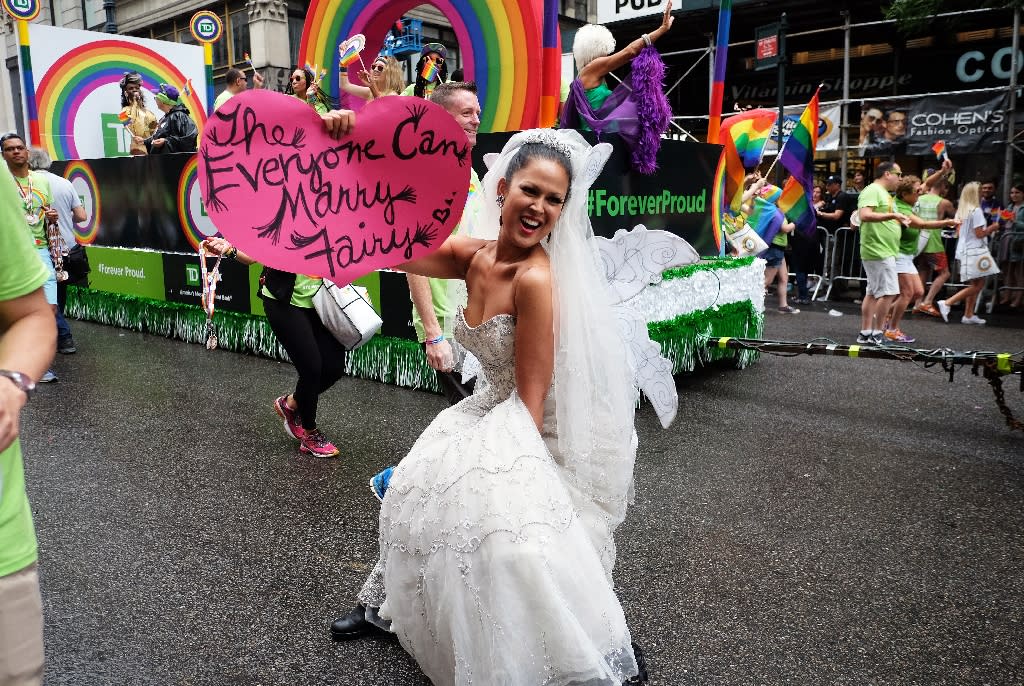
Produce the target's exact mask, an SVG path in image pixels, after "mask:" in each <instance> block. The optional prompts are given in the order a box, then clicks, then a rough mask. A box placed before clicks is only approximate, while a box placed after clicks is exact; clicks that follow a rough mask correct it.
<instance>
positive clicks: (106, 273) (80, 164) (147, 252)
mask: <svg viewBox="0 0 1024 686" xmlns="http://www.w3.org/2000/svg"><path fill="white" fill-rule="evenodd" d="M415 4H416V3H414V2H393V3H380V2H370V1H368V0H322V1H321V2H314V3H313V4H312V5H311V6H310V10H309V14H308V17H307V23H306V29H305V31H304V34H303V38H302V46H301V52H300V57H299V59H300V62H301V61H303V60H304V61H306V62H309V63H312V64H318V65H330V66H329V67H326V68H327V70H328V71H329V73H330V77H329V78H326V79H325V83H327V82H330V83H334V84H336V83H337V75H338V72H339V69H340V66H339V63H338V57H339V53H338V50H337V47H338V45H339V44H340V43H341V42H342V40H344V38H346V37H347V36H350V35H352V34H355V33H363V34H364V35H365V36H367V44H366V48H365V49H366V50H367V51H369V53H368V54H371V55H373V54H376V52H375V51H376V50H377V49H378V48H379V47H380V45H382V42H383V39H382V38H381V37H382V36H384V35H385V33H386V32H387V30H388V28H389V27H390V26H392V25H393V24H394V23H395V22H396V20H398V19H400V18H401V17H402V15H403V13H404V12H406V11H407V10H408V9H410V8H411V7H413V6H414V5H415ZM434 4H435V5H437V7H438V8H439V9H441V10H442V11H443V12H445V14H446V16H447V17H448V18H449V19H451V20H452V21H453V29H454V30H455V33H456V35H457V37H458V41H459V47H460V49H461V53H462V66H463V67H464V70H465V75H466V76H465V77H466V78H467V79H472V80H476V81H477V83H478V85H479V87H480V103H481V108H482V110H483V114H482V117H481V119H482V126H481V131H486V132H487V133H481V135H480V136H479V138H478V143H477V146H476V148H475V149H474V152H473V165H474V166H475V167H476V168H477V171H478V173H480V174H481V175H482V174H483V173H484V172H485V168H484V166H483V164H482V156H483V154H485V153H487V152H490V151H496V150H499V149H500V148H501V146H502V144H503V143H504V141H505V140H506V139H507V137H508V135H510V134H509V133H508V132H509V131H514V130H518V129H522V128H530V127H534V126H540V125H550V124H551V123H553V122H554V119H555V116H556V113H557V106H558V89H559V79H560V76H559V74H560V63H561V59H560V58H561V48H560V45H559V42H558V32H557V21H556V19H557V16H556V15H553V14H552V8H551V7H550V6H551V5H552V3H546V4H545V3H543V2H539V1H536V2H532V3H519V2H513V1H511V0H508V1H506V2H489V3H482V4H480V5H479V6H478V4H476V3H474V4H470V3H468V2H459V1H457V0H451V1H446V2H435V3H434ZM481 7H482V8H484V9H480V8H481ZM485 10H486V11H485ZM549 15H551V16H549ZM47 28H49V27H47ZM52 30H56V31H62V30H61V29H52ZM75 33H76V34H87V35H88V36H89V39H88V40H86V41H85V43H84V44H83V45H82V46H81V47H80V51H81V53H82V54H83V55H86V54H93V55H94V57H93V58H92V59H93V60H97V59H99V58H98V57H95V55H97V54H99V53H96V52H95V48H94V47H90V46H91V41H94V42H95V43H97V44H99V43H103V42H104V41H109V40H111V37H109V36H106V35H105V34H89V32H75ZM371 36H376V37H377V38H376V42H374V39H371V38H370V37H371ZM120 38H122V37H117V39H120ZM125 40H127V39H125ZM138 40H139V39H132V41H129V42H138ZM44 42H48V41H44V40H43V39H42V38H39V37H37V36H36V34H35V33H34V29H33V33H32V34H31V40H26V41H25V45H24V46H23V50H22V55H23V58H24V59H23V69H24V68H25V66H26V65H27V66H28V67H29V69H30V70H31V66H32V65H35V64H45V61H44V60H43V59H42V58H41V57H40V55H42V54H43V53H42V52H40V51H41V50H43V49H44V48H43V45H42V44H43V43H44ZM145 43H159V41H145ZM170 45H176V44H170ZM108 47H109V46H108ZM144 47H146V48H147V49H152V48H151V46H148V45H145V46H144ZM180 47H185V48H191V49H192V50H193V51H194V52H195V54H193V55H191V56H190V57H189V59H190V60H191V62H189V63H188V64H190V65H191V66H189V69H190V70H191V71H186V70H185V69H184V68H180V69H179V72H180V74H179V73H170V74H164V73H162V72H159V71H157V69H156V67H157V65H154V67H153V74H151V75H149V74H147V73H145V72H144V77H145V78H148V79H149V80H152V81H162V82H181V83H187V82H188V80H189V79H191V80H192V82H193V83H194V85H195V88H194V92H195V93H198V94H199V95H200V96H202V95H206V96H207V97H209V94H210V91H211V90H212V89H210V88H209V80H208V78H207V75H208V64H206V60H205V59H204V54H205V53H208V52H209V51H208V49H206V50H204V48H202V47H197V46H180ZM154 52H155V53H156V54H160V51H159V50H154ZM111 55H112V53H111ZM114 56H116V55H114ZM83 59H84V57H83ZM133 59H134V62H132V63H131V64H128V61H127V60H125V64H120V63H117V61H116V60H114V59H113V56H112V57H111V59H110V60H109V62H110V63H109V64H106V63H104V64H103V68H102V69H100V67H99V66H97V67H96V69H95V70H94V71H95V72H96V73H97V74H99V72H103V73H105V74H114V73H115V72H116V73H118V77H119V76H120V71H119V70H127V69H131V68H133V67H135V66H137V65H138V64H139V62H138V58H137V56H136V58H133ZM90 64H91V63H90ZM96 64H97V65H98V64H99V63H98V62H97V63H96ZM175 64H178V65H181V64H185V63H184V62H179V61H177V60H176V61H175ZM72 66H73V65H72ZM79 66H81V67H86V66H88V65H87V64H86V63H85V62H82V63H81V64H80V65H79ZM61 69H63V70H64V71H66V72H68V73H69V74H70V71H71V70H70V69H69V66H68V64H67V63H66V62H62V63H60V64H54V65H53V66H51V67H50V68H48V69H46V70H45V73H36V72H37V71H39V70H34V71H31V73H28V74H26V73H24V72H23V77H24V79H25V81H26V83H28V82H29V81H30V80H31V82H32V83H33V85H34V86H35V88H34V89H33V90H31V91H30V90H29V89H27V88H26V89H25V92H26V94H28V93H34V96H33V97H34V100H33V101H32V102H26V110H27V111H28V112H29V114H30V117H29V120H30V121H34V122H38V125H37V126H36V129H34V130H33V131H32V134H31V135H32V136H33V142H34V143H35V144H41V145H43V146H45V147H46V148H47V149H49V150H50V151H51V154H52V155H53V156H54V158H55V159H57V160H61V161H59V162H56V163H55V164H54V166H53V168H52V169H51V170H52V171H53V172H55V173H58V174H62V175H64V176H65V177H66V178H68V179H69V180H70V181H71V183H72V184H73V185H74V186H75V188H76V189H77V190H78V193H79V195H80V196H81V197H82V199H83V203H84V205H85V208H86V211H87V215H88V218H87V220H86V221H85V222H84V223H83V224H81V225H80V226H78V227H77V228H76V233H77V239H78V240H79V242H80V243H82V244H83V245H85V246H86V251H87V254H88V256H89V261H90V265H91V273H90V275H89V287H88V288H75V287H72V288H70V289H69V299H68V311H69V314H70V315H71V316H74V317H77V318H80V319H84V320H89V321H96V322H101V323H104V324H110V325H115V326H120V327H124V328H128V329H133V330H137V331H144V332H147V333H153V334H158V335H161V336H169V337H174V338H179V339H181V340H185V341H189V342H193V343H201V342H204V341H205V340H206V338H207V317H206V313H205V312H204V310H203V308H202V307H201V306H200V300H201V297H202V290H203V288H202V281H203V279H202V273H201V271H202V270H201V268H200V263H199V257H198V254H197V248H198V245H199V243H200V241H201V240H202V239H203V238H204V237H206V236H210V235H215V234H216V233H217V228H216V226H214V224H213V222H212V221H211V219H210V217H209V215H208V214H207V211H206V208H205V207H204V203H203V201H202V193H201V190H200V183H199V163H198V159H197V156H196V155H164V156H150V157H123V156H121V157H111V156H101V155H95V154H94V155H93V156H91V157H90V155H83V154H82V150H80V149H79V148H80V147H81V146H82V145H83V143H81V141H82V140H85V139H86V138H87V136H86V135H85V134H84V133H83V132H82V130H81V129H80V127H81V124H80V123H78V122H77V120H76V119H75V117H73V116H72V112H73V111H74V108H73V107H72V106H71V105H70V104H69V103H74V102H76V101H79V102H83V101H87V100H88V98H89V97H90V93H91V92H92V91H95V90H96V89H98V88H99V87H100V86H102V85H103V84H104V83H106V82H104V81H103V79H109V78H111V77H110V76H99V75H97V76H96V77H94V78H93V79H92V80H90V79H87V78H77V79H76V78H72V77H70V76H67V75H65V76H63V77H60V78H57V76H56V75H55V73H54V74H51V73H50V72H51V71H54V70H61ZM165 69H166V68H165ZM114 82H116V79H114ZM44 83H45V88H43V87H42V86H43V85H44ZM148 85H149V84H148V82H147V86H148ZM41 95H45V96H46V98H45V102H43V105H45V107H40V102H42V101H40V96H41ZM108 100H109V105H103V106H101V108H102V107H106V108H107V114H109V115H111V116H116V112H117V99H116V98H109V99H108ZM204 100H205V98H202V97H195V102H194V106H195V108H196V109H195V110H194V112H196V113H197V114H198V115H199V116H197V117H196V119H197V121H198V122H200V123H201V122H202V121H205V119H206V111H207V108H206V107H205V106H204V102H203V101H204ZM61 103H65V104H63V105H61ZM80 109H81V108H79V110H80ZM60 112H64V114H61V113H60ZM99 114H100V115H103V114H104V112H103V111H100V113H99ZM90 116H92V115H90ZM101 119H102V117H101ZM104 121H105V120H104ZM108 128H109V127H108ZM115 132H116V130H115ZM605 140H609V141H611V142H613V144H615V145H616V148H615V152H614V154H613V156H612V159H611V160H610V161H609V163H608V164H607V165H606V166H605V169H604V171H603V173H602V175H601V176H600V177H599V179H598V181H597V182H596V183H595V184H594V186H593V188H592V190H591V191H590V198H589V201H590V202H589V205H590V214H591V218H592V221H593V225H594V229H595V232H596V233H597V234H598V235H603V236H606V237H611V236H613V235H614V234H615V233H616V232H617V231H619V230H623V229H625V230H629V229H632V228H633V227H634V226H636V225H640V224H642V225H644V226H646V227H647V229H650V230H658V229H660V230H665V231H669V232H671V233H673V234H675V235H677V236H680V237H682V238H684V239H685V240H686V241H688V242H689V243H690V244H691V245H692V246H693V247H694V248H695V249H696V250H697V251H698V253H699V254H700V255H702V256H705V257H704V258H703V259H702V260H700V261H699V262H696V263H694V264H688V265H686V266H682V267H676V268H670V269H666V270H664V271H663V272H662V273H661V274H660V275H658V276H656V277H654V278H652V279H650V281H652V283H650V284H649V285H647V286H646V287H645V288H643V289H642V290H641V291H640V292H639V293H638V294H636V295H635V296H634V298H633V300H632V301H631V304H632V305H633V306H634V307H635V308H636V309H637V310H639V311H640V312H642V314H643V315H644V317H645V318H646V319H647V322H648V329H649V331H650V334H651V338H652V339H653V340H655V341H656V342H658V343H659V344H660V345H661V346H662V349H663V351H664V353H665V355H666V356H667V357H668V358H669V359H670V360H671V361H672V365H673V369H672V371H673V373H679V372H684V371H689V370H692V369H694V368H695V367H696V366H699V365H700V364H702V363H706V362H708V361H710V360H713V359H718V358H725V359H731V360H733V361H734V362H735V364H737V366H744V365H745V364H747V363H748V362H749V361H750V360H752V359H754V357H755V356H756V353H751V352H749V351H735V350H730V349H726V348H721V349H714V350H710V351H709V350H707V349H706V346H704V345H703V344H702V342H703V341H705V340H706V339H707V338H708V337H709V336H714V337H722V336H732V337H745V338H756V337H759V336H760V334H761V332H762V328H763V313H764V287H763V262H761V261H759V260H757V259H756V258H754V257H745V258H728V257H723V253H724V250H723V245H722V242H723V235H722V232H721V231H720V230H718V229H717V227H718V225H719V224H718V221H719V220H718V212H717V211H716V209H715V208H716V206H717V205H716V203H718V202H720V200H719V198H720V196H721V191H720V189H719V187H720V180H721V179H720V178H719V177H720V174H719V175H717V176H716V171H717V170H718V169H719V159H720V151H721V148H720V147H719V146H717V145H708V144H703V143H691V142H682V141H675V140H667V139H666V140H663V141H662V142H661V148H660V150H659V151H658V154H657V164H658V167H659V169H658V172H657V173H656V174H653V175H644V174H640V173H637V172H636V171H634V170H633V169H632V168H631V165H630V162H629V150H627V149H626V147H625V146H624V145H622V144H620V143H618V142H616V141H617V137H616V136H614V135H612V136H606V137H605ZM87 157H88V159H79V158H87ZM259 271H260V270H259V268H258V267H252V268H247V267H244V266H242V265H240V264H237V263H234V262H227V261H225V262H223V263H222V264H221V268H220V280H219V282H218V284H217V288H216V298H215V304H216V315H215V318H214V324H215V327H216V332H217V338H218V342H219V347H220V348H223V349H226V350H232V351H237V352H244V353H255V354H259V355H265V356H268V357H274V358H279V359H286V355H285V353H284V351H283V350H282V349H281V348H280V346H279V345H278V344H277V341H276V339H275V337H274V336H273V334H272V332H271V330H270V327H269V325H268V324H267V322H266V320H265V318H264V316H263V309H262V303H261V301H260V299H259V298H258V297H256V295H255V292H256V284H257V280H258V277H259ZM357 283H358V284H360V285H362V286H364V287H365V288H366V289H367V291H368V292H369V294H370V297H371V299H372V301H373V303H374V306H375V307H376V309H377V310H378V312H379V313H380V315H381V318H382V319H383V322H384V323H383V326H382V328H381V330H380V332H379V334H378V335H377V336H375V337H374V338H373V339H372V340H371V341H370V342H369V343H367V344H366V345H364V346H363V347H361V348H359V349H358V350H356V351H353V352H352V353H349V359H348V365H347V366H348V371H349V372H350V373H351V374H352V375H355V376H359V377H363V378H370V379H376V380H379V381H383V382H386V383H394V384H398V385H401V386H406V387H410V388H423V389H431V390H436V382H435V376H434V374H433V372H432V370H431V369H430V368H429V367H428V366H427V365H426V362H425V359H424V356H423V355H422V352H421V348H420V346H419V345H418V344H417V342H416V338H415V334H414V332H413V329H412V326H411V323H410V320H411V316H410V313H411V303H410V299H409V295H408V289H407V286H406V280H405V276H404V274H402V273H399V272H393V271H388V270H379V271H374V272H372V273H370V274H367V275H365V276H363V277H361V278H360V279H358V281H357Z"/></svg>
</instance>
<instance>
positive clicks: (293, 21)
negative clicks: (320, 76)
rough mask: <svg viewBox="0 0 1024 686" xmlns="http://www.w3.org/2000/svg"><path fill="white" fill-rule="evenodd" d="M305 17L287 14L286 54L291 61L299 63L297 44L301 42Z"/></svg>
mask: <svg viewBox="0 0 1024 686" xmlns="http://www.w3.org/2000/svg"><path fill="white" fill-rule="evenodd" d="M305 23H306V18H305V17H303V16H300V15H294V14H290V15H288V48H289V51H288V54H289V55H290V59H291V63H292V64H298V63H299V45H300V44H301V43H302V26H303V24H305Z"/></svg>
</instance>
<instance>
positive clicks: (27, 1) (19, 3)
mask: <svg viewBox="0 0 1024 686" xmlns="http://www.w3.org/2000/svg"><path fill="white" fill-rule="evenodd" d="M11 6H12V7H14V9H16V10H17V11H19V12H25V13H27V12H28V11H29V9H30V8H31V7H32V1H31V0H11Z"/></svg>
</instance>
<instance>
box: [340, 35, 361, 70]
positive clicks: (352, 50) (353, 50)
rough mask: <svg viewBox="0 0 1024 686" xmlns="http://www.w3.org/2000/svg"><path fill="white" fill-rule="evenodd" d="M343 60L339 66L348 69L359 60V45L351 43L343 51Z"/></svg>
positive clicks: (341, 59)
mask: <svg viewBox="0 0 1024 686" xmlns="http://www.w3.org/2000/svg"><path fill="white" fill-rule="evenodd" d="M340 54H341V58H340V59H339V60H338V64H340V65H341V66H342V67H347V66H349V65H350V64H352V63H353V62H355V61H356V60H357V59H359V45H358V43H356V42H355V41H350V42H349V44H348V45H347V46H345V49H344V50H342V51H341V53H340Z"/></svg>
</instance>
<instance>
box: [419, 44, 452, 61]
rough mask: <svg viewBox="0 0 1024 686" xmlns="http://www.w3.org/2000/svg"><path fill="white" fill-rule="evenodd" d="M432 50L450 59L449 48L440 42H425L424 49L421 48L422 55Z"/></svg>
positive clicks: (443, 57)
mask: <svg viewBox="0 0 1024 686" xmlns="http://www.w3.org/2000/svg"><path fill="white" fill-rule="evenodd" d="M432 52H436V53H437V54H438V55H440V56H441V58H442V59H448V48H446V47H444V46H443V45H441V44H440V43H425V44H424V45H423V49H422V50H420V55H421V56H426V55H429V54H430V53H432Z"/></svg>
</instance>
